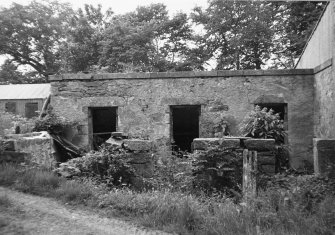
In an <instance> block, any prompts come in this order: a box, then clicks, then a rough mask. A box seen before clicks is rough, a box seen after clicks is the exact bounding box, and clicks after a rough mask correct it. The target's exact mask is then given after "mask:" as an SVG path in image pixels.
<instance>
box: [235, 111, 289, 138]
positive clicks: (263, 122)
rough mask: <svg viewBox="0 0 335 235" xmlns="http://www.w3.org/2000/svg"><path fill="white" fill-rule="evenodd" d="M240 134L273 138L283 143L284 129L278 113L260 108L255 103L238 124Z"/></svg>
mask: <svg viewBox="0 0 335 235" xmlns="http://www.w3.org/2000/svg"><path fill="white" fill-rule="evenodd" d="M240 130H241V132H242V134H244V135H246V136H251V137H253V138H261V139H270V138H271V139H275V141H276V142H277V143H284V137H285V136H286V132H285V130H284V121H283V120H281V119H280V116H279V114H278V113H274V112H273V110H272V109H270V110H268V108H263V109H261V108H260V106H258V105H256V106H255V109H254V110H253V111H251V112H250V113H249V114H248V115H247V116H246V117H245V118H244V120H243V122H242V123H241V125H240Z"/></svg>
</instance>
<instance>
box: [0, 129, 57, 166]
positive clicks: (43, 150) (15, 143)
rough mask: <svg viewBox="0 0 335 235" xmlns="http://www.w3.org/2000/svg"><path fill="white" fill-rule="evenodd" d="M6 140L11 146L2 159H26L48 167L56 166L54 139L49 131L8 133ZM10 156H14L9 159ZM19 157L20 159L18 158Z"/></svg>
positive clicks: (25, 160) (1, 156)
mask: <svg viewBox="0 0 335 235" xmlns="http://www.w3.org/2000/svg"><path fill="white" fill-rule="evenodd" d="M6 138H7V139H5V140H4V141H5V142H6V143H8V144H9V146H10V148H9V149H7V150H10V151H6V152H4V153H3V154H0V159H5V160H6V159H7V158H8V159H7V160H10V161H24V162H26V163H28V164H36V165H39V166H44V167H47V168H54V167H55V166H56V164H57V162H56V156H55V151H54V148H53V141H52V139H51V137H50V136H49V134H48V133H47V132H33V133H29V134H18V135H15V134H13V135H8V136H6ZM9 156H12V157H11V158H10V159H9ZM17 159H19V160H17Z"/></svg>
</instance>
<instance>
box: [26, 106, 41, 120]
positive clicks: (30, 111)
mask: <svg viewBox="0 0 335 235" xmlns="http://www.w3.org/2000/svg"><path fill="white" fill-rule="evenodd" d="M37 115H38V103H26V104H25V116H26V118H32V117H36V116H37Z"/></svg>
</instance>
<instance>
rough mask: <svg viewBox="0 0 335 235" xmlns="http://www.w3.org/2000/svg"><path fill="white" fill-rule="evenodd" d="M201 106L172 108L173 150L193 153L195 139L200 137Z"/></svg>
mask: <svg viewBox="0 0 335 235" xmlns="http://www.w3.org/2000/svg"><path fill="white" fill-rule="evenodd" d="M200 112H201V106H200V105H177V106H171V123H172V128H171V129H172V134H171V143H172V147H173V150H176V151H178V150H181V151H188V152H191V144H192V142H193V139H195V138H198V137H199V117H200Z"/></svg>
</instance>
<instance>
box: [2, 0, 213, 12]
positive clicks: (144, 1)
mask: <svg viewBox="0 0 335 235" xmlns="http://www.w3.org/2000/svg"><path fill="white" fill-rule="evenodd" d="M37 1H38V0H37ZM12 2H16V3H19V4H22V5H25V4H28V3H29V2H30V1H28V0H14V1H13V0H0V6H3V7H8V6H10V5H11V3H12ZM59 2H69V3H71V4H72V6H73V8H74V9H77V8H80V7H83V6H84V4H92V5H94V6H96V5H98V4H101V5H102V6H103V9H104V10H106V9H108V8H109V7H110V8H112V10H113V12H114V13H115V14H122V13H125V12H129V11H133V10H135V9H136V7H137V6H145V5H150V3H164V4H165V5H166V6H167V9H168V11H169V13H170V14H174V13H176V12H178V11H183V12H185V13H189V12H190V11H191V10H192V9H193V8H194V7H195V6H202V7H204V6H206V5H207V0H59Z"/></svg>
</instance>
